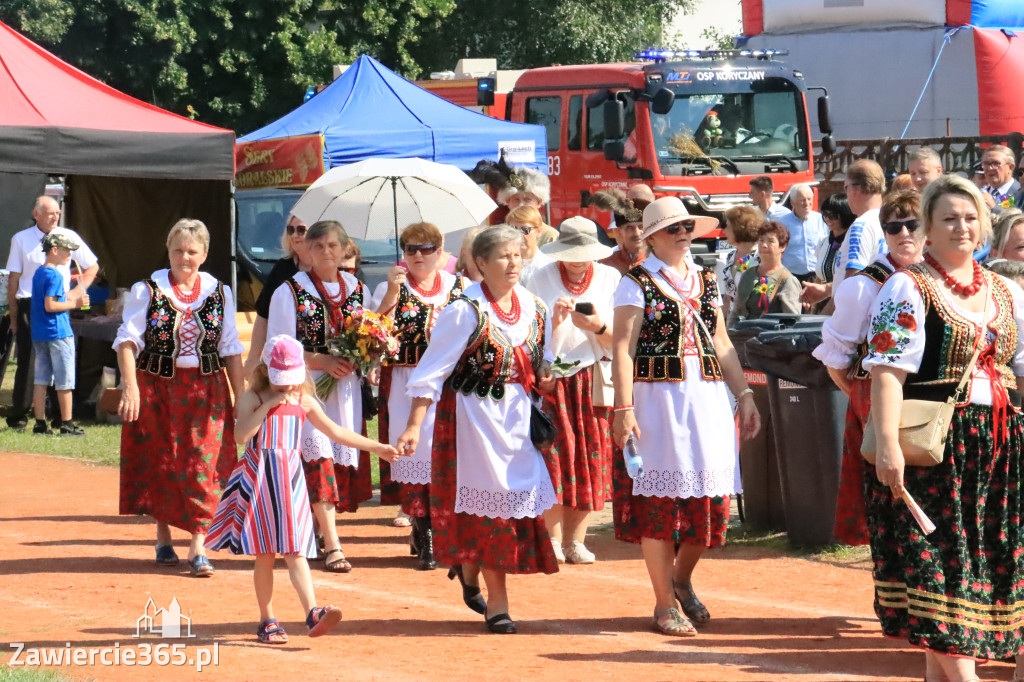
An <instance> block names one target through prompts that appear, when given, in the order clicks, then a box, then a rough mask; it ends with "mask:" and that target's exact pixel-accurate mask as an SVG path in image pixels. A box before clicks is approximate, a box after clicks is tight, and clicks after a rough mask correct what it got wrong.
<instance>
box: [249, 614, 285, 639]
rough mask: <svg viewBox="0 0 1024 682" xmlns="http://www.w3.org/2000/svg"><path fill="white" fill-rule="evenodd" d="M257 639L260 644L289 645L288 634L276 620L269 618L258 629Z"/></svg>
mask: <svg viewBox="0 0 1024 682" xmlns="http://www.w3.org/2000/svg"><path fill="white" fill-rule="evenodd" d="M256 638H257V639H259V640H260V644H287V643H288V633H287V632H285V631H284V628H283V627H281V624H280V623H278V622H277V619H276V618H268V619H267V620H265V621H263V622H262V623H260V625H259V627H258V628H256Z"/></svg>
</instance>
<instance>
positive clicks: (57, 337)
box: [31, 230, 89, 436]
mask: <svg viewBox="0 0 1024 682" xmlns="http://www.w3.org/2000/svg"><path fill="white" fill-rule="evenodd" d="M77 248H78V244H76V243H75V241H74V240H73V239H71V238H70V237H68V236H67V235H65V234H60V233H59V232H58V231H56V230H55V231H53V232H50V233H49V234H47V235H46V236H45V237H43V251H45V252H46V262H45V263H43V265H42V266H41V267H40V268H39V269H37V270H36V272H35V275H33V277H32V315H31V319H32V347H33V350H35V354H36V365H35V375H36V377H35V386H34V388H33V393H32V408H33V410H34V411H35V415H36V425H35V427H34V428H33V429H32V433H41V434H49V433H53V432H52V431H50V429H49V428H48V427H47V425H46V388H47V386H49V385H50V384H53V385H54V388H55V389H56V390H57V404H58V405H59V406H60V419H61V425H60V431H59V433H60V434H61V435H62V436H84V435H85V431H83V430H82V429H80V428H78V427H77V426H75V424H73V423H72V421H71V391H72V390H74V388H75V337H74V335H73V334H72V332H71V318H70V316H69V315H68V311H69V310H74V309H75V308H81V307H83V306H87V305H89V296H88V294H86V293H85V290H84V289H82V288H81V287H75V288H74V289H73V290H72V291H71V293H70V296H69V295H68V294H67V288H66V286H65V284H64V275H62V274H61V273H60V271H59V270H57V267H58V266H61V265H67V264H68V262H69V261H70V260H71V252H72V251H74V250H75V249H77Z"/></svg>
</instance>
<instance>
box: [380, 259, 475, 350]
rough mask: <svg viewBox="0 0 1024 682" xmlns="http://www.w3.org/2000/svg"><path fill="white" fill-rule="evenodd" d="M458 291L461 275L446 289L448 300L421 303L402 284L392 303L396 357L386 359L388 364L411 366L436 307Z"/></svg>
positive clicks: (424, 344)
mask: <svg viewBox="0 0 1024 682" xmlns="http://www.w3.org/2000/svg"><path fill="white" fill-rule="evenodd" d="M461 295H462V278H461V277H458V276H457V277H456V278H455V284H454V285H453V286H452V289H451V291H449V292H448V300H447V301H446V302H445V303H444V304H443V305H441V306H435V305H434V304H432V303H424V302H423V301H421V300H420V299H419V298H417V297H416V295H415V294H413V293H412V291H410V290H409V287H408V286H407V285H405V284H403V285H402V288H401V289H400V290H399V292H398V303H397V304H396V305H395V327H396V328H397V329H398V340H399V343H400V344H401V346H400V347H399V349H398V357H396V358H395V359H394V360H391V361H389V362H388V364H389V365H391V366H392V367H415V366H416V365H418V364H419V362H420V358H421V357H423V351H425V350H427V344H429V343H430V320H431V319H432V317H433V315H434V310H435V309H436V308H443V307H444V306H445V305H448V304H449V303H451V302H452V301H454V300H455V299H456V298H458V297H459V296H461Z"/></svg>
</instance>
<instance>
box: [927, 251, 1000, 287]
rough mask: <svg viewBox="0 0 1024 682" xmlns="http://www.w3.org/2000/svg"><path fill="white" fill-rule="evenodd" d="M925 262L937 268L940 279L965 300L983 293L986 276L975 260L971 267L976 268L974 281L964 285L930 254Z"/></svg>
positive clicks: (972, 261)
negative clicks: (980, 292)
mask: <svg viewBox="0 0 1024 682" xmlns="http://www.w3.org/2000/svg"><path fill="white" fill-rule="evenodd" d="M924 260H925V262H926V263H928V265H930V266H932V267H933V268H935V271H936V272H937V273H939V277H941V278H942V281H944V282H945V283H946V286H948V287H949V288H950V289H952V290H953V293H954V294H956V295H958V296H963V297H964V298H967V297H970V296H973V295H974V294H976V293H978V292H979V291H981V287H983V286H985V275H984V274H983V273H982V271H981V266H980V265H978V262H977V261H976V260H974V259H971V265H973V266H974V279H973V280H971V283H970V284H964V283H962V282H959V281H957V279H956V278H955V277H953V275H951V274H949V273H948V272H947V271H946V268H944V267H942V266H941V265H939V262H938V261H937V260H935V258H933V257H932V255H931V254H930V253H925V254H924Z"/></svg>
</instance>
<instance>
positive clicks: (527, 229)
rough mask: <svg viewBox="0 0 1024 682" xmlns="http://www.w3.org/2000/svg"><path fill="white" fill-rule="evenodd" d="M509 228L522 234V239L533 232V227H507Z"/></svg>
mask: <svg viewBox="0 0 1024 682" xmlns="http://www.w3.org/2000/svg"><path fill="white" fill-rule="evenodd" d="M509 227H511V228H512V229H513V230H519V231H520V232H522V233H523V236H524V237H525V236H526V235H528V234H530V233H531V232H533V225H509Z"/></svg>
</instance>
